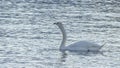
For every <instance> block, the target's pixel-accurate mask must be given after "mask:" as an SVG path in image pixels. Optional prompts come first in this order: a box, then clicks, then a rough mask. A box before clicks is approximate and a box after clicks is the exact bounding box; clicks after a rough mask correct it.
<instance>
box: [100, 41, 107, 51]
mask: <svg viewBox="0 0 120 68" xmlns="http://www.w3.org/2000/svg"><path fill="white" fill-rule="evenodd" d="M105 44H106V42H105V43H104V44H103V45H101V46H100V48H99V50H101V49H102V48H103V46H105Z"/></svg>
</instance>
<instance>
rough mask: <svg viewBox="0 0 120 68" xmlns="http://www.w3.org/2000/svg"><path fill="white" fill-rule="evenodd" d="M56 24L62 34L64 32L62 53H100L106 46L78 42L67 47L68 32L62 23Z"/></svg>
mask: <svg viewBox="0 0 120 68" xmlns="http://www.w3.org/2000/svg"><path fill="white" fill-rule="evenodd" d="M54 24H56V25H57V26H58V27H59V28H60V30H61V32H62V35H63V39H62V42H61V45H60V51H66V50H67V51H87V52H88V51H94V52H98V51H99V50H100V49H101V48H102V47H103V46H104V45H101V46H100V45H98V44H94V43H91V42H88V41H79V42H76V43H73V44H71V45H69V46H65V43H66V38H67V36H66V32H65V29H64V27H63V25H62V23H61V22H57V23H54Z"/></svg>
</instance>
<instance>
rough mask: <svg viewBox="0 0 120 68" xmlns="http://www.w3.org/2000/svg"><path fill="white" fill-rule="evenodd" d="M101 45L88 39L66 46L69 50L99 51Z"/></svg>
mask: <svg viewBox="0 0 120 68" xmlns="http://www.w3.org/2000/svg"><path fill="white" fill-rule="evenodd" d="M99 48H100V46H99V45H98V44H95V43H91V42H87V41H79V42H76V43H73V44H71V45H69V46H67V47H66V49H67V50H69V51H88V50H89V51H98V50H99Z"/></svg>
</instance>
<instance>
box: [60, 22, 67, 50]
mask: <svg viewBox="0 0 120 68" xmlns="http://www.w3.org/2000/svg"><path fill="white" fill-rule="evenodd" d="M58 27H59V28H60V30H61V32H62V36H63V39H62V42H61V45H60V50H62V49H64V48H65V43H66V37H67V36H66V32H65V29H64V27H63V25H62V24H61V25H58Z"/></svg>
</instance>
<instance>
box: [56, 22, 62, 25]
mask: <svg viewBox="0 0 120 68" xmlns="http://www.w3.org/2000/svg"><path fill="white" fill-rule="evenodd" d="M54 24H55V25H57V26H61V25H62V23H61V22H57V23H54Z"/></svg>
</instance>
